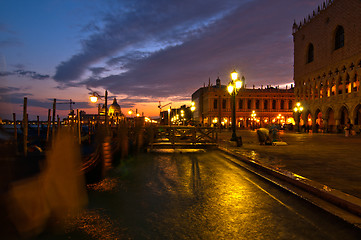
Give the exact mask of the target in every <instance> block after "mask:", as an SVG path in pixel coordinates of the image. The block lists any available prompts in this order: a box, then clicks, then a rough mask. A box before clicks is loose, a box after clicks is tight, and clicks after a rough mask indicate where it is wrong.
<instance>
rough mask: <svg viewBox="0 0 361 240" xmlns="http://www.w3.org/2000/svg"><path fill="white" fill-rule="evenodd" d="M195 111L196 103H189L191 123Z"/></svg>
mask: <svg viewBox="0 0 361 240" xmlns="http://www.w3.org/2000/svg"><path fill="white" fill-rule="evenodd" d="M195 110H196V103H195V102H191V112H192V115H191V121H193V114H194V111H195Z"/></svg>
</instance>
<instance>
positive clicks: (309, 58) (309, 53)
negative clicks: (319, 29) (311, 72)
mask: <svg viewBox="0 0 361 240" xmlns="http://www.w3.org/2000/svg"><path fill="white" fill-rule="evenodd" d="M313 56H314V55H313V44H312V43H310V45H308V51H307V63H310V62H313Z"/></svg>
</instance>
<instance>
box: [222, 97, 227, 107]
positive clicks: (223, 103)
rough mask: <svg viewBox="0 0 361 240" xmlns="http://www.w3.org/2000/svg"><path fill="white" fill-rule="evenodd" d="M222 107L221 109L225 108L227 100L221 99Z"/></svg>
mask: <svg viewBox="0 0 361 240" xmlns="http://www.w3.org/2000/svg"><path fill="white" fill-rule="evenodd" d="M222 108H223V109H226V108H227V100H226V99H223V101H222Z"/></svg>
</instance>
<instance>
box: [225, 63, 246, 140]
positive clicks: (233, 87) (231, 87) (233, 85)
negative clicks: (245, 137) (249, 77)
mask: <svg viewBox="0 0 361 240" xmlns="http://www.w3.org/2000/svg"><path fill="white" fill-rule="evenodd" d="M231 79H232V81H230V83H229V84H228V87H227V90H228V93H229V94H230V95H231V99H232V138H231V141H237V135H236V95H237V93H238V91H239V90H240V89H241V87H242V81H243V82H244V80H245V79H244V77H243V76H242V81H241V80H240V79H239V78H238V73H237V72H236V70H233V72H232V73H231Z"/></svg>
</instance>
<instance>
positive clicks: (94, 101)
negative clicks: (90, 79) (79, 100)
mask: <svg viewBox="0 0 361 240" xmlns="http://www.w3.org/2000/svg"><path fill="white" fill-rule="evenodd" d="M90 101H91V102H92V103H96V102H97V101H98V98H97V97H96V96H94V95H92V96H90Z"/></svg>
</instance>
